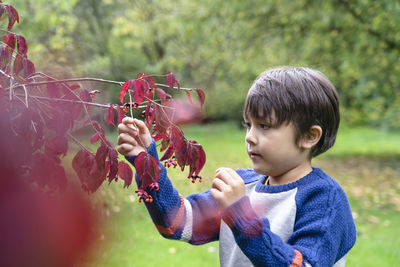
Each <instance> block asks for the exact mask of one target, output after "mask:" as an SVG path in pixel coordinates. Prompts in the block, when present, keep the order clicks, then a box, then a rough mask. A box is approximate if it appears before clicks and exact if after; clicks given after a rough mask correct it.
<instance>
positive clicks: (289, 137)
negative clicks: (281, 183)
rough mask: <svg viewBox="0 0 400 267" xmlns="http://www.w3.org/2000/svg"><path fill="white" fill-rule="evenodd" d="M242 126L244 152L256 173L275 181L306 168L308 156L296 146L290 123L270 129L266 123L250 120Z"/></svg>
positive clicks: (246, 120)
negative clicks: (244, 132)
mask: <svg viewBox="0 0 400 267" xmlns="http://www.w3.org/2000/svg"><path fill="white" fill-rule="evenodd" d="M245 123H246V125H247V134H246V149H247V153H248V154H249V157H250V159H251V161H252V163H253V169H254V170H255V171H256V172H257V173H260V174H265V175H268V176H272V177H278V176H282V175H284V174H286V173H288V172H289V171H291V170H293V169H295V168H297V167H300V166H302V165H304V164H306V162H307V160H308V154H307V153H308V152H306V151H304V150H302V149H301V148H300V147H299V145H298V144H297V143H296V131H295V128H294V126H293V124H292V123H288V124H287V123H283V124H282V125H280V126H277V127H271V126H270V125H271V124H270V123H268V122H266V121H264V120H262V119H255V118H252V117H250V118H247V119H245Z"/></svg>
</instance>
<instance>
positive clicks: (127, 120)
mask: <svg viewBox="0 0 400 267" xmlns="http://www.w3.org/2000/svg"><path fill="white" fill-rule="evenodd" d="M122 123H123V124H133V123H134V119H132V118H131V117H125V118H123V119H122Z"/></svg>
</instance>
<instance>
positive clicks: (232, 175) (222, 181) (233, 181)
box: [210, 168, 245, 209]
mask: <svg viewBox="0 0 400 267" xmlns="http://www.w3.org/2000/svg"><path fill="white" fill-rule="evenodd" d="M210 193H211V196H212V197H213V198H214V199H215V200H216V201H217V203H218V205H219V207H220V208H222V209H225V208H227V207H229V206H230V205H232V204H233V203H234V202H236V201H238V200H239V199H241V198H242V197H244V196H245V185H244V181H243V179H242V177H240V176H239V174H237V173H236V172H235V171H234V170H232V169H230V168H219V169H218V170H217V171H216V175H215V178H214V180H213V183H212V186H211V190H210Z"/></svg>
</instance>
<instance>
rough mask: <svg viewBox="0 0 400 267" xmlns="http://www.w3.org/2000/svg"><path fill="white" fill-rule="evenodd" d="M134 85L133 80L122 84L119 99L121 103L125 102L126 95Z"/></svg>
mask: <svg viewBox="0 0 400 267" xmlns="http://www.w3.org/2000/svg"><path fill="white" fill-rule="evenodd" d="M132 86H133V81H132V80H129V81H126V82H125V83H124V84H123V85H122V86H121V91H120V92H119V100H120V101H121V103H124V100H125V96H126V94H127V93H128V90H129V89H131V88H132Z"/></svg>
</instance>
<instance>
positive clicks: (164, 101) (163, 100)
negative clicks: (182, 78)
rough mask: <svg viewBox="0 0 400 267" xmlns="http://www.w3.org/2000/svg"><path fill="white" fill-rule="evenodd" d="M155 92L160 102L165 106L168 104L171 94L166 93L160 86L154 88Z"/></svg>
mask: <svg viewBox="0 0 400 267" xmlns="http://www.w3.org/2000/svg"><path fill="white" fill-rule="evenodd" d="M156 92H157V95H158V97H159V98H160V99H161V104H162V105H164V106H166V105H168V102H169V101H170V100H171V98H172V97H171V95H170V94H167V93H166V92H165V91H164V90H163V89H161V88H156Z"/></svg>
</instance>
